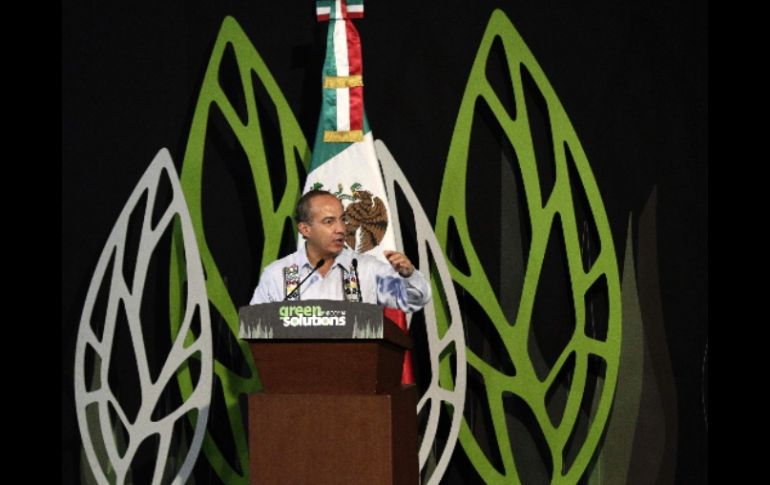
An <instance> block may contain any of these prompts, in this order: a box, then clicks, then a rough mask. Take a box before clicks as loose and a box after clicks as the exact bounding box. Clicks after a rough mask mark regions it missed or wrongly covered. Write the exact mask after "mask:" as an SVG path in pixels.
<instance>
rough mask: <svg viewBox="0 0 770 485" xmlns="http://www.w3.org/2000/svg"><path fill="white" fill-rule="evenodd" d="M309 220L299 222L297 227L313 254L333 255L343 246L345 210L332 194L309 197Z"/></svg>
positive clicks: (325, 256)
mask: <svg viewBox="0 0 770 485" xmlns="http://www.w3.org/2000/svg"><path fill="white" fill-rule="evenodd" d="M310 214H311V222H310V223H305V222H300V223H299V225H298V229H299V232H300V234H302V235H303V236H304V237H305V239H306V240H307V246H308V250H309V251H312V252H313V253H314V254H315V255H317V256H319V257H322V258H328V257H332V258H333V257H335V256H337V255H338V254H339V253H340V252H341V251H342V248H343V247H345V222H344V220H343V219H344V215H345V211H344V210H343V209H342V203H341V202H340V201H339V200H338V199H337V198H336V197H334V196H333V195H319V196H317V197H313V198H312V199H310Z"/></svg>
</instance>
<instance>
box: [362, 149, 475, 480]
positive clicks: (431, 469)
mask: <svg viewBox="0 0 770 485" xmlns="http://www.w3.org/2000/svg"><path fill="white" fill-rule="evenodd" d="M374 146H375V150H376V152H377V158H378V159H379V161H380V165H381V167H382V174H383V176H384V178H385V190H386V191H387V193H388V200H389V203H390V214H391V217H392V224H393V227H394V229H395V238H396V247H397V249H398V250H399V251H403V250H404V248H403V241H402V237H401V236H402V229H401V228H402V227H404V226H402V222H401V221H402V220H405V221H407V219H406V214H401V213H399V210H398V204H397V202H396V185H398V187H399V188H400V190H401V191H402V193H403V194H404V197H405V198H406V201H407V203H408V204H409V206H410V208H411V209H412V216H413V217H412V220H411V221H407V222H406V226H412V225H413V227H414V229H415V233H416V239H417V253H418V254H417V257H418V260H417V267H418V268H419V269H420V271H421V272H422V273H424V274H426V275H427V274H430V275H431V284H432V291H433V302H432V304H429V305H427V306H426V307H425V309H424V312H425V331H426V335H427V342H428V349H427V350H428V353H429V362H430V376H431V378H430V384H429V385H428V388H427V389H426V390H425V392H424V393H423V394H422V396H420V398H419V403H418V404H417V414H418V416H419V415H425V414H427V417H426V426H425V430H424V432H423V434H422V441H421V442H420V448H419V463H420V471H421V477H422V481H423V483H427V484H433V483H439V482H440V480H441V478H442V477H443V475H444V472H446V469H447V466H448V465H449V460H450V458H451V457H452V454H453V453H454V449H455V445H456V444H457V436H458V434H459V432H460V423H461V422H462V416H463V409H464V407H465V385H466V361H465V335H464V333H463V322H462V317H461V315H460V307H459V304H458V302H457V295H456V294H455V290H454V285H453V283H452V277H451V275H450V273H449V267H448V266H447V262H446V259H445V258H444V253H443V251H442V250H441V246H440V245H439V242H438V239H436V234H435V233H434V232H433V228H432V227H431V225H430V221H429V220H428V216H427V215H426V214H425V210H424V209H423V208H422V205H421V204H420V201H419V199H418V198H417V194H415V192H414V189H412V186H411V185H410V184H409V181H408V180H407V178H406V176H405V175H404V173H403V172H402V171H401V168H400V167H399V166H398V163H396V160H395V159H394V158H393V155H391V153H390V151H389V150H388V148H387V147H386V146H385V143H384V142H383V141H382V140H377V141H375V142H374ZM409 317H410V319H409V320H410V324H411V314H409ZM423 350H424V349H415V351H416V352H420V351H423ZM451 357H454V361H455V362H454V366H453V365H452V362H451V360H452V359H451ZM450 375H453V376H454V379H448V378H447V376H450ZM442 410H443V412H444V413H447V414H448V416H447V419H448V421H449V422H450V425H449V430H448V434H447V436H446V439H445V440H441V441H443V442H442V443H439V441H440V440H437V434H438V425H439V418H440V415H441V413H442ZM439 447H440V449H439ZM431 455H433V458H434V459H435V461H436V462H435V464H431V466H428V465H429V461H428V459H429V457H431ZM436 455H438V458H435V457H436Z"/></svg>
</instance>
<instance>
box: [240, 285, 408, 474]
mask: <svg viewBox="0 0 770 485" xmlns="http://www.w3.org/2000/svg"><path fill="white" fill-rule="evenodd" d="M382 310H383V308H382V307H381V306H378V305H372V304H367V303H350V302H344V301H332V300H308V301H298V302H276V303H265V304H261V305H251V306H246V307H242V308H241V309H240V310H239V315H240V331H239V337H240V338H242V339H246V340H247V341H248V342H249V347H250V349H251V354H252V356H253V358H254V362H255V364H256V367H257V370H258V372H259V377H260V380H261V381H262V386H263V391H262V392H258V393H254V394H250V395H249V398H248V423H249V424H248V439H249V467H250V472H249V473H250V483H252V484H257V483H259V484H272V483H281V484H283V483H293V484H294V483H296V484H301V483H308V484H310V483H312V484H324V483H329V484H345V483H351V484H352V483H355V484H359V483H367V484H410V485H411V484H414V485H416V484H417V483H418V482H419V469H418V464H417V417H416V409H417V394H416V390H415V386H414V385H406V386H405V385H402V384H401V371H402V363H403V357H404V351H405V350H406V349H409V348H411V346H412V344H411V339H410V338H409V336H408V335H407V334H406V333H404V332H403V331H402V330H401V329H400V328H398V327H397V326H396V324H395V323H393V322H391V321H390V320H388V319H387V318H386V317H384V316H383V311H382Z"/></svg>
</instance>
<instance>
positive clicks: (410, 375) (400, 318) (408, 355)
mask: <svg viewBox="0 0 770 485" xmlns="http://www.w3.org/2000/svg"><path fill="white" fill-rule="evenodd" d="M383 313H384V315H385V317H386V318H389V319H391V320H393V323H395V324H396V325H398V328H400V329H401V330H403V331H404V333H406V334H407V335H408V334H409V329H408V328H406V314H405V313H404V312H402V311H401V310H399V309H398V308H389V307H385V311H384V312H383ZM401 384H414V372H413V371H412V351H411V350H407V351H406V352H404V366H403V367H402V369H401Z"/></svg>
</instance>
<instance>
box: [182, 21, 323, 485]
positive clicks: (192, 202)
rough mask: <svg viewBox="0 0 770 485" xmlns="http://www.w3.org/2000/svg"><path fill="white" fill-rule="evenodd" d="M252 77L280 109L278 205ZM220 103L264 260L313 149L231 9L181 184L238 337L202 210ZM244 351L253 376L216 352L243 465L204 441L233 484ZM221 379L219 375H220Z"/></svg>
mask: <svg viewBox="0 0 770 485" xmlns="http://www.w3.org/2000/svg"><path fill="white" fill-rule="evenodd" d="M228 46H229V47H231V48H232V50H233V52H234V54H235V62H236V65H237V66H238V74H239V76H240V81H241V85H242V86H243V97H244V100H245V110H246V117H245V121H243V120H241V119H240V118H239V116H238V113H237V112H236V109H235V107H234V104H235V103H234V101H233V100H231V99H229V98H228V96H227V95H226V93H225V90H224V89H223V87H222V85H221V84H220V80H219V76H220V71H221V70H222V64H223V57H224V54H225V51H226V49H227V48H228ZM253 79H256V80H257V81H258V82H259V83H261V85H262V86H263V87H264V89H265V90H266V92H267V95H268V98H269V99H270V101H271V102H272V103H273V104H274V107H275V111H276V113H277V116H278V124H279V130H280V138H281V141H282V148H283V162H284V168H285V176H286V186H285V189H283V188H281V189H283V190H284V192H283V195H282V197H281V198H280V200H279V202H278V204H277V205H276V204H275V203H274V202H273V201H274V198H273V190H274V188H273V187H272V185H271V177H270V173H268V164H267V155H266V151H265V144H264V138H263V133H264V130H263V128H262V127H261V126H260V121H259V117H258V114H257V103H256V100H255V90H254V84H253ZM214 107H216V108H218V109H219V110H220V111H221V113H222V114H223V116H224V118H225V120H226V122H227V124H228V125H229V128H230V129H232V132H233V134H234V135H235V137H236V138H237V140H238V143H239V145H240V146H241V147H242V148H243V151H244V152H245V154H246V157H247V159H248V163H249V171H250V173H251V175H252V178H253V183H254V187H255V189H256V195H257V202H258V205H259V214H260V216H261V220H262V229H263V231H262V232H263V235H264V245H263V252H262V262H261V267H264V266H265V265H266V264H267V263H269V262H271V261H273V260H275V259H276V258H277V256H278V252H279V247H280V243H281V237H282V234H283V232H284V231H283V229H284V226H285V225H286V224H291V213H292V210H293V207H294V204H295V203H296V201H297V199H298V198H299V195H300V189H301V187H300V184H299V174H298V173H297V161H298V160H297V158H300V160H299V161H300V162H301V163H302V164H303V166H304V167H305V168H307V166H308V163H309V160H310V150H309V148H308V145H307V142H306V140H305V137H304V135H303V133H302V131H301V130H300V127H299V124H298V123H297V120H296V119H295V117H294V114H293V113H292V111H291V109H290V108H289V105H288V103H287V101H286V99H285V98H284V97H283V94H282V93H281V90H280V88H279V87H278V84H277V83H276V82H275V79H274V78H273V76H272V75H271V74H270V72H269V70H268V68H267V66H266V65H265V63H264V61H263V59H262V58H261V57H260V55H259V54H258V53H257V51H256V49H255V48H254V46H253V44H252V43H251V41H250V40H249V39H248V37H247V36H246V34H245V33H244V32H243V29H242V28H241V27H240V25H239V24H238V23H237V21H236V20H235V19H234V18H232V17H226V18H225V19H224V21H223V22H222V27H221V29H220V31H219V34H218V36H217V40H216V43H215V44H214V48H213V51H212V53H211V58H210V60H209V64H208V67H207V69H206V73H205V76H204V79H203V84H202V86H201V90H200V95H199V98H198V101H197V104H196V106H195V112H194V115H193V120H192V126H191V128H190V134H189V138H188V140H187V147H186V151H185V155H184V162H183V165H182V170H181V181H182V188H183V190H184V193H185V197H186V198H187V203H188V205H189V209H190V215H191V217H192V222H193V226H194V229H195V233H196V237H197V241H198V245H199V248H200V254H201V259H202V261H203V267H204V269H205V271H206V291H207V292H208V296H209V302H210V303H211V305H212V306H213V307H214V308H216V310H217V311H218V312H219V314H220V315H221V316H222V317H223V318H224V320H225V321H226V323H227V327H228V328H229V330H230V331H231V332H232V334H233V338H234V339H235V340H237V335H238V310H237V307H236V305H235V304H234V303H233V301H232V298H231V297H230V294H229V292H228V290H227V288H226V286H225V282H224V280H223V278H222V276H221V274H220V271H219V269H218V267H217V264H216V261H215V260H214V257H213V256H212V252H211V250H210V248H209V244H208V243H207V238H206V236H205V234H206V233H205V221H204V218H203V206H204V204H205V200H203V194H202V190H201V189H202V181H201V179H202V176H203V168H204V158H205V157H204V149H205V147H206V140H207V132H208V130H209V128H208V121H209V114H210V111H211V110H212V109H213V108H214ZM177 242H178V240H175V242H174V248H173V249H174V250H173V251H172V258H171V274H172V276H171V282H172V284H171V291H170V300H171V301H170V306H171V322H172V334H174V335H175V334H176V332H177V331H178V326H175V323H174V322H178V321H179V318H180V314H179V312H180V308H181V307H180V301H181V298H182V295H181V293H180V292H181V290H180V288H182V286H183V285H182V283H183V282H184V278H185V275H184V272H183V271H182V270H181V268H183V263H182V261H181V258H182V257H183V254H182V253H181V252H179V251H178V248H177ZM237 341H238V345H239V346H240V350H241V352H242V354H243V359H244V360H245V361H246V362H247V363H248V366H249V369H250V372H251V377H249V378H244V377H242V376H240V375H239V374H238V373H237V372H236V371H235V370H234V369H229V368H228V367H227V366H226V365H224V364H223V363H222V362H220V361H218V360H215V362H214V373H215V375H216V376H217V378H218V381H217V382H218V384H219V385H221V386H222V393H223V395H224V400H225V405H226V407H227V418H228V422H229V423H230V427H231V430H232V436H233V439H234V443H233V445H232V446H230V448H234V449H235V450H236V455H237V456H236V459H237V460H238V462H239V463H238V464H239V468H240V470H241V471H242V473H241V472H239V471H238V470H236V469H235V468H233V467H232V466H230V464H229V463H228V461H227V460H226V459H225V456H224V455H223V453H222V451H221V450H222V447H221V443H217V442H216V441H215V439H214V438H213V436H212V435H211V433H210V432H209V433H207V434H206V438H205V440H204V443H203V451H204V453H205V455H206V457H207V459H208V461H209V463H210V464H211V466H212V468H213V469H214V470H215V472H216V473H217V475H218V476H219V478H220V479H221V480H222V481H223V482H225V483H228V484H237V483H243V484H245V483H247V482H248V477H249V475H248V469H249V466H248V447H247V439H246V433H245V430H244V427H243V423H244V422H245V418H244V416H243V415H242V413H241V408H240V404H239V400H240V399H241V398H242V396H243V395H245V394H247V393H250V392H255V391H258V390H259V389H260V387H261V386H260V383H259V379H258V377H257V370H256V368H255V367H254V362H253V359H252V358H251V354H250V351H249V348H248V345H247V344H246V343H245V342H244V341H241V340H237ZM179 384H180V389H181V392H182V397H183V398H184V399H186V398H187V396H188V395H189V393H190V391H191V382H190V376H189V372H183V373H181V374H180V375H179ZM215 385H216V383H215Z"/></svg>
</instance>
